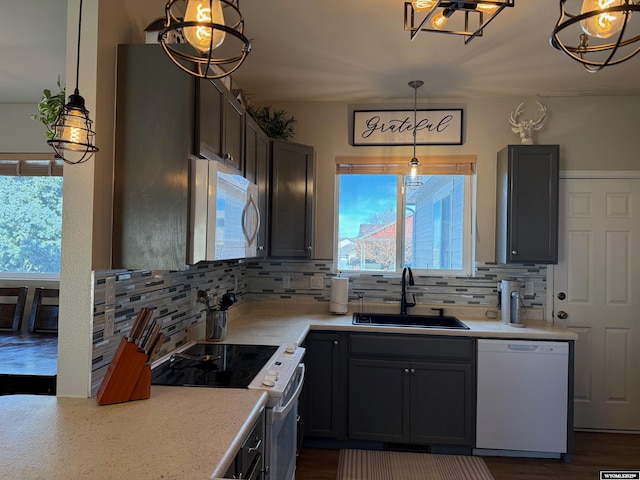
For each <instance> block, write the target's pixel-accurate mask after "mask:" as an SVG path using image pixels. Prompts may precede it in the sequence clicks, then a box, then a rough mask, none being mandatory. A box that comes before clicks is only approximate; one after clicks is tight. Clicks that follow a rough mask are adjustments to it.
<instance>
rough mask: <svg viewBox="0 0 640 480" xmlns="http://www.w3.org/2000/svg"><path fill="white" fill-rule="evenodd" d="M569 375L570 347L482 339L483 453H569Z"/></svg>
mask: <svg viewBox="0 0 640 480" xmlns="http://www.w3.org/2000/svg"><path fill="white" fill-rule="evenodd" d="M568 370H569V344H568V343H567V342H547V341H531V342H529V341H525V340H484V339H479V340H478V384H477V385H478V387H477V388H478V391H477V394H478V396H477V417H476V450H477V451H478V453H480V454H498V455H516V454H524V455H526V454H527V453H528V454H529V455H530V456H560V454H562V453H566V452H567V410H568V400H567V395H568V388H569V385H568V384H569V379H568ZM491 450H496V451H494V452H491ZM533 452H538V453H539V455H537V454H535V453H533ZM543 454H544V455H543Z"/></svg>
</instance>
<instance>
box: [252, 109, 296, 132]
mask: <svg viewBox="0 0 640 480" xmlns="http://www.w3.org/2000/svg"><path fill="white" fill-rule="evenodd" d="M247 111H248V112H249V114H250V115H251V116H252V117H253V118H254V119H255V120H256V122H258V124H259V125H260V127H261V128H262V130H264V133H266V134H267V136H269V137H270V138H280V139H282V140H288V139H289V138H291V137H293V135H294V133H295V125H296V122H297V120H296V119H295V117H294V116H293V115H292V116H288V115H287V112H285V111H284V110H272V109H271V107H270V106H269V105H266V106H264V107H260V108H257V109H255V108H253V107H251V106H249V107H248V108H247Z"/></svg>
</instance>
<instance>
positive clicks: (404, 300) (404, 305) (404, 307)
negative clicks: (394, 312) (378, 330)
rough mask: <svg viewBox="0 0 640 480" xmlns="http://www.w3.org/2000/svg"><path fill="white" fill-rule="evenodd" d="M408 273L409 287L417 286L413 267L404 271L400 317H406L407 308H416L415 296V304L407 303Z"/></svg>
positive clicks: (414, 300)
mask: <svg viewBox="0 0 640 480" xmlns="http://www.w3.org/2000/svg"><path fill="white" fill-rule="evenodd" d="M407 272H408V273H409V286H413V285H415V282H414V281H413V272H412V271H411V267H405V268H404V270H402V296H401V297H400V315H406V314H407V308H409V307H415V306H416V296H415V295H413V302H408V301H407V278H406V277H407Z"/></svg>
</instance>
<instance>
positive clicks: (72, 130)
mask: <svg viewBox="0 0 640 480" xmlns="http://www.w3.org/2000/svg"><path fill="white" fill-rule="evenodd" d="M81 27H82V0H80V13H79V14H78V52H77V59H76V88H75V90H74V91H73V94H72V95H70V96H69V101H68V103H67V104H66V105H65V106H64V107H62V110H60V114H59V115H58V118H57V120H56V121H55V123H54V124H53V127H52V130H53V138H51V139H50V140H47V143H48V144H49V145H51V147H52V148H53V150H54V151H55V152H56V154H57V155H58V156H59V157H60V158H62V159H63V160H64V161H65V162H66V163H69V164H72V165H75V164H78V163H84V162H86V161H87V160H89V159H90V158H91V156H92V155H93V154H94V153H95V152H97V151H98V147H96V146H95V145H94V144H93V141H94V136H95V132H94V131H93V130H92V124H93V122H92V121H91V119H90V118H89V111H88V110H87V109H86V108H85V106H84V98H82V96H81V95H80V91H79V90H78V79H79V77H80V31H81V29H82V28H81Z"/></svg>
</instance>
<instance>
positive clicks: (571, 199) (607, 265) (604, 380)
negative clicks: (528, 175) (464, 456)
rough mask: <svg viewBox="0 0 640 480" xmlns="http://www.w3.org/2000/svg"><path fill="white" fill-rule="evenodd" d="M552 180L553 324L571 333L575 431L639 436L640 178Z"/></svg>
mask: <svg viewBox="0 0 640 480" xmlns="http://www.w3.org/2000/svg"><path fill="white" fill-rule="evenodd" d="M630 176H633V177H635V178H624V179H615V178H604V179H594V178H589V179H583V178H563V179H561V180H560V217H559V222H560V225H559V242H560V244H559V247H560V249H559V261H558V265H557V266H556V267H555V268H554V280H553V282H554V287H553V289H554V302H553V311H554V315H555V321H556V322H558V323H560V324H564V325H566V326H567V328H569V329H570V330H572V331H574V332H575V333H577V334H578V340H577V342H576V349H575V396H574V399H575V401H574V406H575V427H576V428H580V429H597V430H630V431H640V324H639V322H640V309H639V307H640V261H639V259H640V178H638V176H639V175H635V174H634V175H630Z"/></svg>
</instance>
